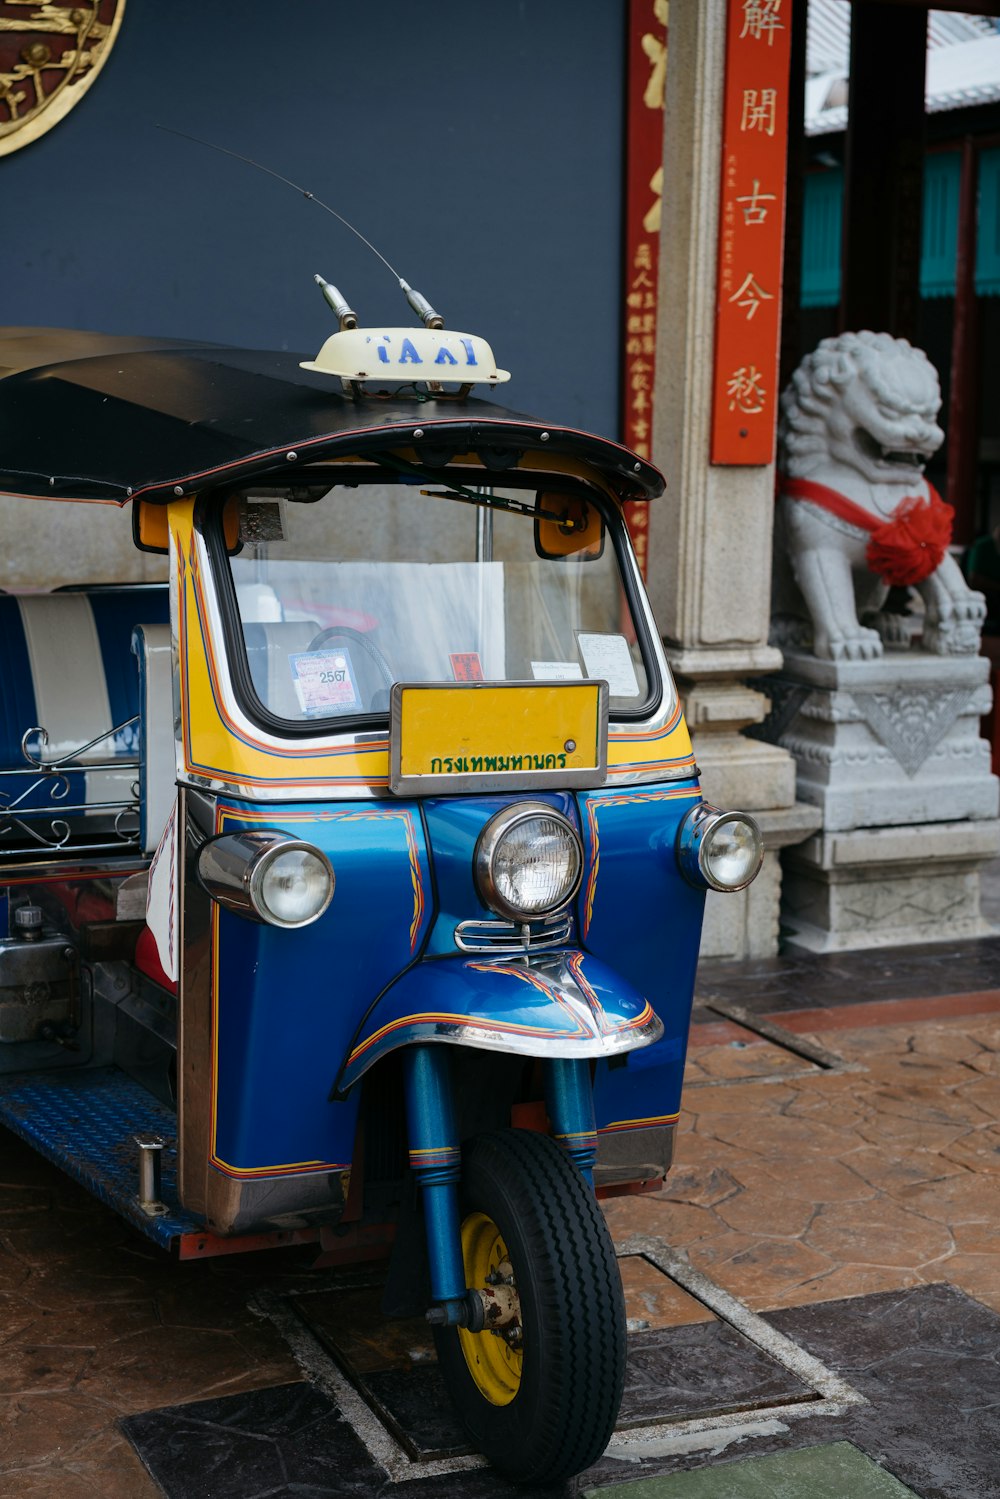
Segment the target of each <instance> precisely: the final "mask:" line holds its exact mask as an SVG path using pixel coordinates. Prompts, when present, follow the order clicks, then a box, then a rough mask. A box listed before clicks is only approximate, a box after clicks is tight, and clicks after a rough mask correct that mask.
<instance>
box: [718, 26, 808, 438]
mask: <svg viewBox="0 0 1000 1499" xmlns="http://www.w3.org/2000/svg"><path fill="white" fill-rule="evenodd" d="M791 13H792V0H729V13H728V17H727V21H726V83H725V102H724V107H723V124H722V191H721V203H720V213H719V265H718V283H717V302H716V319H715V366H714V372H713V382H712V452H711V461H712V462H713V463H732V464H735V463H746V464H754V463H757V464H761V463H770V462H771V460H772V459H773V457H774V438H775V427H776V420H777V388H776V387H777V383H778V338H779V333H780V326H781V259H782V245H783V238H784V224H785V154H786V143H787V139H788V64H789V57H790V52H791V24H792V14H791Z"/></svg>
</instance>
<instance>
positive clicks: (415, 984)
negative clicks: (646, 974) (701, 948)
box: [336, 951, 663, 1092]
mask: <svg viewBox="0 0 1000 1499" xmlns="http://www.w3.org/2000/svg"><path fill="white" fill-rule="evenodd" d="M662 1034H663V1026H662V1024H661V1022H660V1020H659V1019H658V1018H657V1016H656V1015H655V1014H654V1012H653V1009H652V1006H651V1005H650V1004H649V1001H648V1000H646V999H644V998H643V996H642V995H641V994H639V993H638V992H637V990H635V989H633V988H632V986H631V984H629V983H627V982H626V981H625V980H624V979H623V978H622V977H621V976H620V974H617V973H615V971H614V970H613V969H611V968H609V967H608V966H607V964H605V963H602V962H601V961H600V959H599V958H594V957H592V956H590V955H589V954H585V953H582V952H573V951H571V952H553V953H544V954H537V955H535V956H526V957H524V958H481V959H473V958H441V959H434V960H430V961H426V962H423V963H418V964H417V965H416V966H415V967H414V968H410V969H408V970H407V972H406V973H404V974H403V976H402V977H401V978H400V979H398V980H397V981H396V983H394V984H392V985H391V986H390V987H389V988H388V989H387V990H386V991H385V993H384V994H383V995H382V997H381V998H380V999H379V1000H378V1002H377V1003H376V1004H375V1005H374V1006H373V1008H372V1009H371V1010H370V1011H369V1013H368V1014H367V1015H366V1017H365V1020H364V1023H363V1024H362V1026H361V1029H360V1030H359V1032H358V1034H357V1036H356V1038H355V1041H354V1045H353V1047H352V1049H351V1051H350V1052H349V1054H348V1057H347V1061H346V1062H345V1064H344V1067H343V1070H342V1071H341V1074H340V1076H339V1078H338V1079H337V1085H336V1091H338V1092H346V1090H347V1089H348V1088H350V1087H351V1086H352V1085H353V1084H354V1083H356V1082H357V1080H358V1078H359V1077H361V1076H362V1074H363V1073H365V1072H366V1071H367V1070H368V1068H369V1067H371V1066H372V1065H373V1064H374V1063H375V1062H377V1061H378V1060H379V1058H380V1057H382V1056H384V1055H385V1054H386V1052H389V1051H394V1050H396V1048H398V1047H400V1046H408V1045H409V1044H410V1043H411V1042H413V1041H445V1042H450V1043H452V1044H453V1045H457V1046H475V1047H479V1048H481V1049H483V1050H486V1051H507V1052H517V1053H519V1054H520V1055H522V1056H528V1057H609V1056H614V1055H615V1054H616V1053H618V1052H623V1051H633V1050H634V1049H635V1048H636V1047H638V1046H649V1045H651V1044H652V1042H654V1041H657V1040H659V1038H660V1036H661V1035H662Z"/></svg>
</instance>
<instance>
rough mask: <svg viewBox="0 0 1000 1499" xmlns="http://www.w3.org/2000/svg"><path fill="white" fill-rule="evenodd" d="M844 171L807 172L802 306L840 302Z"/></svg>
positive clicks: (804, 210)
mask: <svg viewBox="0 0 1000 1499" xmlns="http://www.w3.org/2000/svg"><path fill="white" fill-rule="evenodd" d="M843 212H844V173H843V171H842V170H841V168H840V167H838V168H837V169H836V170H835V171H834V170H831V171H827V172H809V173H807V175H806V180H805V192H804V201H803V205H802V306H803V307H836V306H837V304H838V302H839V301H840V225H841V219H842V217H843Z"/></svg>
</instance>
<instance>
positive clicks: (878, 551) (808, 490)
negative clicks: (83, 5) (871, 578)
mask: <svg viewBox="0 0 1000 1499" xmlns="http://www.w3.org/2000/svg"><path fill="white" fill-rule="evenodd" d="M778 482H779V486H780V492H781V493H782V494H787V495H788V496H789V498H790V499H793V500H808V501H809V503H810V504H811V505H819V507H820V509H822V510H829V511H830V513H831V515H836V516H838V517H839V518H840V519H841V520H844V521H847V523H848V525H851V526H857V527H858V528H859V530H862V531H870V532H871V539H870V541H869V542H868V547H867V550H866V552H865V557H866V560H867V562H868V566H869V567H870V568H871V570H872V572H873V573H878V575H879V577H880V578H881V579H882V581H883V582H884V583H888V584H889V585H890V587H893V588H901V587H912V585H913V584H915V583H922V582H923V581H924V579H925V578H929V577H930V575H931V573H932V572H934V571H935V570H936V569H937V568H938V567H940V566H941V563H942V561H943V560H944V556H945V553H946V552H947V550H948V546H949V544H950V542H951V528H952V525H953V523H954V520H955V512H954V510H953V509H952V507H951V506H950V505H948V504H946V503H945V501H944V500H942V498H941V496H940V495H939V494H938V492H937V490H936V489H935V488H934V485H933V484H928V485H927V489H928V491H929V494H928V498H927V499H926V500H925V499H924V498H923V497H922V496H921V495H917V494H910V495H906V496H905V498H904V499H902V500H900V502H899V504H898V505H897V506H896V508H895V510H894V511H893V512H892V515H891V516H890V517H889V519H888V520H881V519H880V518H879V517H878V516H877V515H872V514H871V513H870V512H869V511H867V510H864V509H863V508H862V507H861V506H860V505H856V504H855V503H854V501H853V500H849V499H848V498H847V496H846V495H843V494H841V493H840V492H839V490H836V489H828V488H827V486H826V485H825V484H815V483H814V482H813V480H812V479H789V478H785V477H784V476H782V477H781V478H780V479H779V481H778Z"/></svg>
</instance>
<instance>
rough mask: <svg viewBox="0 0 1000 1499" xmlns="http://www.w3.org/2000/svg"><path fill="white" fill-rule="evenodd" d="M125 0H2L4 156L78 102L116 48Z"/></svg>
mask: <svg viewBox="0 0 1000 1499" xmlns="http://www.w3.org/2000/svg"><path fill="white" fill-rule="evenodd" d="M124 12H125V0H86V3H84V4H79V3H75V4H72V5H63V4H58V3H50V0H0V156H6V155H7V153H8V152H9V151H17V150H18V149H19V148H20V147H21V146H27V145H28V144H29V142H31V141H34V140H37V139H38V137H39V136H40V135H44V134H45V132H46V131H47V130H51V129H52V127H53V125H58V123H59V121H60V120H61V119H62V118H63V116H64V115H67V114H69V112H70V110H71V109H72V108H73V106H74V104H78V103H79V101H80V100H81V99H82V98H83V96H84V94H85V93H86V92H87V90H88V88H89V87H90V85H91V84H92V83H93V81H94V79H95V78H96V77H97V75H98V73H99V72H100V71H101V69H102V67H103V66H104V64H105V62H106V61H107V58H108V54H109V53H110V51H111V48H112V47H113V46H114V42H115V38H116V37H117V35H118V31H119V28H120V26H121V23H122V16H123V14H124Z"/></svg>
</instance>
